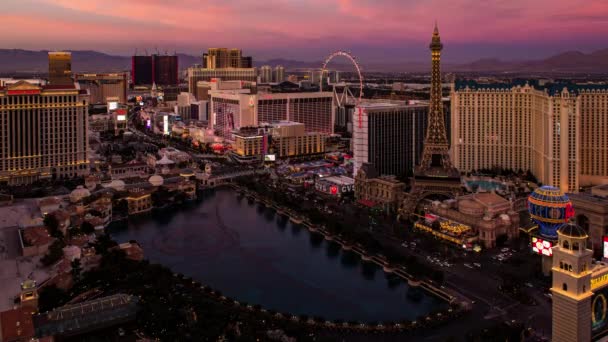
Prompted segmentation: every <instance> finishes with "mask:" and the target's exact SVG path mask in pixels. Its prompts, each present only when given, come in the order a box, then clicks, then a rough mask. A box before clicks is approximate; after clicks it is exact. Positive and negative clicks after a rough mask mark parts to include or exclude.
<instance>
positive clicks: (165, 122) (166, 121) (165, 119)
mask: <svg viewBox="0 0 608 342" xmlns="http://www.w3.org/2000/svg"><path fill="white" fill-rule="evenodd" d="M163 133H164V134H165V135H168V134H169V116H168V115H165V116H163Z"/></svg>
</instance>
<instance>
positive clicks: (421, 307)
mask: <svg viewBox="0 0 608 342" xmlns="http://www.w3.org/2000/svg"><path fill="white" fill-rule="evenodd" d="M201 197H202V198H201V199H199V200H197V201H196V202H192V203H188V204H185V205H183V206H182V207H180V208H177V209H171V210H164V211H161V212H154V213H151V214H149V215H147V216H140V217H136V218H131V219H129V221H128V224H127V225H125V224H124V223H123V224H121V225H112V226H111V227H109V232H110V234H111V236H112V238H113V239H115V240H116V241H118V242H126V241H129V240H136V241H137V242H138V243H139V244H140V245H141V246H142V248H143V249H144V253H145V257H146V258H147V259H149V260H150V262H152V263H159V264H162V265H164V266H167V267H169V268H171V270H173V271H174V272H179V273H183V274H184V275H186V276H189V277H192V278H193V279H195V280H197V281H200V282H201V283H202V284H205V285H208V286H210V287H212V288H213V289H215V290H219V291H221V292H222V293H223V294H224V295H225V296H228V297H232V298H234V299H236V300H238V301H241V302H247V303H249V304H252V305H253V304H259V305H261V306H262V307H263V308H266V309H272V310H276V311H279V312H283V313H291V314H296V315H309V316H320V317H323V318H325V319H332V320H334V319H342V320H344V321H351V320H353V321H362V322H380V321H400V320H415V319H416V318H417V317H419V316H423V315H426V314H427V313H429V312H431V311H435V310H438V309H442V308H445V307H447V303H445V302H444V301H442V300H440V299H438V298H436V297H434V296H432V295H430V294H427V293H426V292H423V291H420V290H418V291H417V292H418V295H417V296H411V295H410V296H408V295H407V294H408V285H407V283H405V282H403V281H401V280H400V279H399V278H397V277H396V276H394V275H388V274H386V273H384V272H383V271H382V269H381V268H380V267H378V266H376V265H375V264H372V263H369V262H365V261H362V260H361V259H360V258H359V256H358V255H357V254H355V253H353V252H349V251H343V250H341V249H340V247H339V245H337V244H336V243H333V242H329V241H326V240H325V239H324V238H323V237H322V236H321V235H319V234H313V233H310V232H309V231H308V230H307V229H306V228H305V227H301V226H299V225H294V224H292V223H291V222H289V220H288V219H287V218H286V217H284V216H281V215H278V214H276V213H275V212H274V210H273V209H269V208H266V207H264V206H262V205H261V204H258V203H256V202H252V201H249V200H248V199H247V198H245V197H242V196H241V195H239V194H238V193H237V192H236V191H234V190H232V189H217V190H215V191H212V192H208V193H205V194H204V195H202V196H201ZM420 293H422V294H421V295H420Z"/></svg>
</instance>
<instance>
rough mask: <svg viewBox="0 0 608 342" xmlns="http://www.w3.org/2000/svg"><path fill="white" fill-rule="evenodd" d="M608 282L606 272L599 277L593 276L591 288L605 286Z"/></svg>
mask: <svg viewBox="0 0 608 342" xmlns="http://www.w3.org/2000/svg"><path fill="white" fill-rule="evenodd" d="M607 283H608V273H604V274H602V275H601V276H599V277H596V278H591V289H596V288H598V287H601V286H604V285H606V284H607Z"/></svg>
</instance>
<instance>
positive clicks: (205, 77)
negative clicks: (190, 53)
mask: <svg viewBox="0 0 608 342" xmlns="http://www.w3.org/2000/svg"><path fill="white" fill-rule="evenodd" d="M214 78H219V79H221V80H222V81H249V82H257V80H258V75H257V72H256V69H255V68H226V69H206V68H200V67H191V68H188V92H190V93H193V94H195V93H196V85H197V82H199V81H207V82H209V81H211V80H212V79H214Z"/></svg>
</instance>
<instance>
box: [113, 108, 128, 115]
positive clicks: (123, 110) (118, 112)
mask: <svg viewBox="0 0 608 342" xmlns="http://www.w3.org/2000/svg"><path fill="white" fill-rule="evenodd" d="M116 114H122V115H125V114H127V110H126V109H124V108H120V109H117V110H116Z"/></svg>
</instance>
